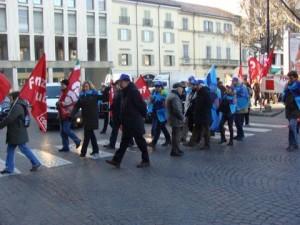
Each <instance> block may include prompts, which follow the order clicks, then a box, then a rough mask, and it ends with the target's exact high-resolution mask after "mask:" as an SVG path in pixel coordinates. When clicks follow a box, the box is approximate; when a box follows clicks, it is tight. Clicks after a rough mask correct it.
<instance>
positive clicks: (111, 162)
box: [105, 159, 120, 169]
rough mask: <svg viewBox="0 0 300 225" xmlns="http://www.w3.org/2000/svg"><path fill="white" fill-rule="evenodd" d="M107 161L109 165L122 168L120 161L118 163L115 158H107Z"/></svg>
mask: <svg viewBox="0 0 300 225" xmlns="http://www.w3.org/2000/svg"><path fill="white" fill-rule="evenodd" d="M105 162H106V163H107V164H109V165H112V166H114V167H116V168H118V169H119V168H120V163H118V162H117V161H115V160H113V159H112V160H105Z"/></svg>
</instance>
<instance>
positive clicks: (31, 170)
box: [30, 164, 42, 172]
mask: <svg viewBox="0 0 300 225" xmlns="http://www.w3.org/2000/svg"><path fill="white" fill-rule="evenodd" d="M41 165H42V164H38V165H35V166H32V168H31V169H30V172H36V171H38V169H39V168H40V167H41Z"/></svg>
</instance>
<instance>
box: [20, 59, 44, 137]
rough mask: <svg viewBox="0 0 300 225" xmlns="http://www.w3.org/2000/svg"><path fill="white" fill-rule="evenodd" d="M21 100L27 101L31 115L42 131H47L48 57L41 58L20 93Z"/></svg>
mask: <svg viewBox="0 0 300 225" xmlns="http://www.w3.org/2000/svg"><path fill="white" fill-rule="evenodd" d="M20 98H22V99H26V100H27V101H28V102H29V103H30V104H31V106H32V110H31V114H32V116H33V117H34V118H35V120H36V121H37V123H38V125H39V127H40V129H41V131H43V132H46V131H47V103H46V56H45V54H44V55H43V56H42V57H41V58H40V60H39V61H38V63H37V64H36V66H35V68H34V69H33V71H32V73H31V74H30V77H29V79H28V80H27V81H26V84H25V85H24V87H23V88H22V90H21V92H20Z"/></svg>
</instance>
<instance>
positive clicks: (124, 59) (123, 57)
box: [119, 54, 131, 66]
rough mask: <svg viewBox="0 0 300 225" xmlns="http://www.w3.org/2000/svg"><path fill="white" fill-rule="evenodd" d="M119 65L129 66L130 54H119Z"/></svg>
mask: <svg viewBox="0 0 300 225" xmlns="http://www.w3.org/2000/svg"><path fill="white" fill-rule="evenodd" d="M119 65H120V66H130V65H131V55H130V54H119Z"/></svg>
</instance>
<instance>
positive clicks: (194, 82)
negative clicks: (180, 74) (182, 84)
mask: <svg viewBox="0 0 300 225" xmlns="http://www.w3.org/2000/svg"><path fill="white" fill-rule="evenodd" d="M188 82H189V83H191V84H197V80H196V78H195V76H190V77H189V78H188Z"/></svg>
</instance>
